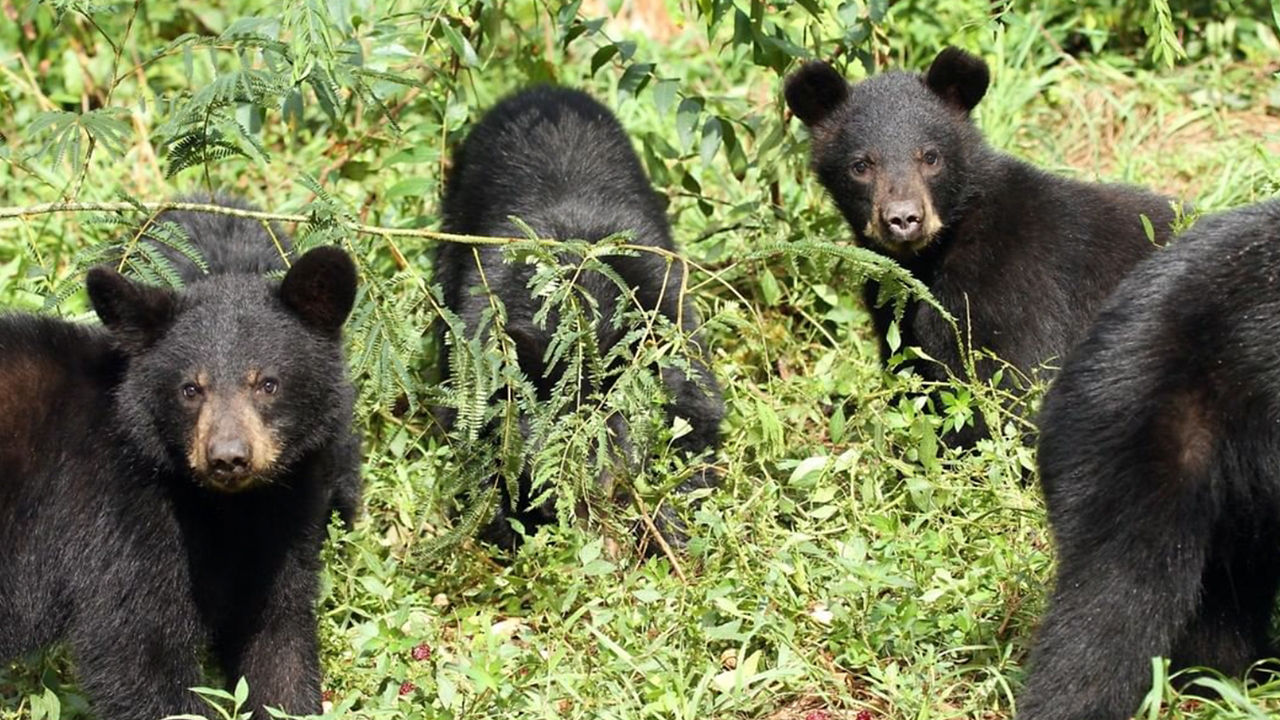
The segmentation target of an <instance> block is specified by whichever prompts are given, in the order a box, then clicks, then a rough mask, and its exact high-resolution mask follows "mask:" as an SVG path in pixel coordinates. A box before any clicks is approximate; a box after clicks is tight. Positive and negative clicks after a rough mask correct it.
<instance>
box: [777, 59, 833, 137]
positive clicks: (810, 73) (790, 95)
mask: <svg viewBox="0 0 1280 720" xmlns="http://www.w3.org/2000/svg"><path fill="white" fill-rule="evenodd" d="M783 94H784V95H786V98H787V107H789V108H791V112H793V113H795V116H796V117H798V118H800V121H801V122H803V123H804V124H805V125H808V126H810V127H812V126H813V125H814V124H816V123H820V122H822V121H823V120H824V119H825V118H826V117H827V116H828V115H830V114H831V113H832V111H834V110H835V109H836V108H838V107H840V106H841V105H843V104H844V101H845V100H847V99H848V98H849V83H848V81H846V80H845V79H844V78H843V77H842V76H841V75H840V73H838V72H836V71H835V68H833V67H831V66H830V65H828V64H826V63H825V62H822V61H821V60H815V61H814V62H809V63H805V64H804V66H803V67H801V68H800V69H799V70H797V71H795V72H793V73H791V75H790V76H788V77H787V84H786V87H785V89H784V90H783Z"/></svg>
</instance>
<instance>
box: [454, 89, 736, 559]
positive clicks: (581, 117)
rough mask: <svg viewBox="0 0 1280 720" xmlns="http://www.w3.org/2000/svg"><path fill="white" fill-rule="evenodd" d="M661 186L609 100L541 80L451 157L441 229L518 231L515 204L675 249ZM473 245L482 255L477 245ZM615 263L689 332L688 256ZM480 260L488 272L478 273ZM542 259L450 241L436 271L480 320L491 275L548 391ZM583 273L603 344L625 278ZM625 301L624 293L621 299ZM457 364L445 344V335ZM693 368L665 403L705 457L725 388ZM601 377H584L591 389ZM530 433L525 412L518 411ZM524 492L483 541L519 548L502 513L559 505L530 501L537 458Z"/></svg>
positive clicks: (526, 515)
mask: <svg viewBox="0 0 1280 720" xmlns="http://www.w3.org/2000/svg"><path fill="white" fill-rule="evenodd" d="M663 205H664V203H663V202H662V199H661V197H660V196H659V195H658V194H657V193H656V192H655V191H654V190H653V188H652V187H651V186H650V184H649V180H648V178H647V177H646V176H645V174H644V170H643V169H642V168H641V166H640V162H639V159H638V158H637V157H636V154H635V151H634V150H632V148H631V141H630V139H629V138H628V137H627V134H626V132H625V131H624V130H623V128H622V126H621V125H620V124H619V123H618V121H617V119H616V118H615V117H614V116H613V114H612V113H611V112H609V110H608V109H607V108H605V107H604V106H603V105H601V104H600V103H598V102H596V101H595V100H593V99H592V98H591V97H590V96H588V95H586V94H585V93H582V92H578V91H575V90H568V89H563V88H553V87H541V88H534V89H531V90H526V91H523V92H520V93H517V94H515V95H512V96H510V97H508V98H506V99H504V100H502V101H501V102H499V103H498V104H496V105H495V106H494V107H493V108H491V109H490V110H489V111H488V112H487V113H486V114H485V116H484V117H483V118H482V119H481V120H480V122H479V123H477V124H476V125H475V127H473V128H472V129H471V131H470V132H469V134H468V136H467V138H466V140H465V141H464V142H463V144H462V146H461V148H460V149H459V150H458V152H457V153H456V155H455V156H454V167H453V170H452V172H451V173H450V175H449V178H448V181H447V183H446V185H445V190H444V201H443V211H444V227H445V230H446V231H448V232H452V233H460V234H468V235H489V236H499V237H520V236H523V235H524V232H523V231H522V229H521V227H520V226H519V225H517V224H516V223H514V222H512V221H511V219H510V217H511V216H515V217H517V218H519V219H520V220H522V221H523V222H524V223H527V224H528V226H529V227H530V228H532V229H533V230H534V231H536V232H537V233H538V235H539V236H540V237H549V238H556V239H563V240H569V239H573V240H585V241H599V240H602V239H604V238H606V237H609V236H611V235H616V234H618V233H619V232H622V231H630V232H632V233H633V238H632V240H631V241H630V242H632V243H634V244H637V245H646V246H651V247H655V248H662V249H665V250H669V251H670V250H674V249H675V245H674V243H673V242H672V239H671V231H670V228H669V227H668V224H667V218H666V215H665V211H664V209H663ZM476 254H478V260H477V257H476ZM607 262H608V265H609V266H610V267H611V268H612V269H613V270H614V272H616V273H617V275H618V276H620V277H621V278H622V280H623V282H624V283H625V284H626V285H627V286H629V287H630V288H631V289H633V290H634V294H635V297H636V301H637V302H638V303H639V304H640V306H641V307H643V308H644V309H646V310H657V311H658V312H660V313H662V314H663V315H665V316H666V317H668V318H670V319H671V320H672V321H677V320H678V321H679V322H680V323H681V328H682V329H683V330H684V331H686V332H688V333H690V334H692V333H693V332H694V330H695V328H697V326H698V319H697V313H696V312H695V311H694V309H693V306H692V303H691V302H690V301H689V299H688V298H687V297H686V296H685V295H684V293H683V292H682V288H683V285H684V268H683V266H682V265H681V264H680V263H678V262H677V263H674V264H673V265H668V263H667V260H666V258H663V257H661V256H659V255H656V254H653V253H645V252H641V253H637V254H635V255H634V256H628V257H612V258H609V259H608V260H607ZM481 267H483V274H482V272H481V269H480V268H481ZM533 272H534V268H533V267H532V266H531V265H528V264H525V263H509V262H507V261H506V260H505V259H504V258H503V255H502V252H501V250H499V249H498V248H495V247H492V246H487V247H479V248H477V247H475V246H471V245H464V244H451V243H446V244H443V245H441V246H440V250H439V253H438V255H437V257H436V277H437V278H438V279H439V280H440V283H441V285H442V287H443V290H444V300H445V303H446V304H447V305H448V307H449V308H450V309H451V310H452V311H453V312H454V313H456V314H457V315H458V316H459V317H460V318H461V319H462V320H464V321H465V322H466V323H467V325H468V327H469V328H470V329H472V330H474V329H476V328H477V327H478V326H479V324H480V319H481V317H482V315H483V314H484V313H485V311H486V310H487V309H488V308H489V307H490V304H491V303H490V300H489V298H488V296H487V295H486V294H485V292H484V289H485V287H486V286H487V287H488V288H491V289H492V291H493V292H494V293H495V294H496V295H497V297H498V298H499V299H500V300H501V301H502V303H503V305H504V306H505V309H506V326H505V330H506V332H507V334H508V335H509V336H510V337H511V338H512V339H513V340H514V341H515V343H516V351H517V354H518V357H519V362H520V368H521V370H522V371H523V372H524V374H525V375H526V376H527V377H528V378H529V379H530V380H531V381H532V382H533V383H534V384H535V385H536V386H537V389H538V392H539V396H540V397H541V398H543V399H544V400H545V399H546V398H547V397H548V396H549V395H550V393H551V391H552V388H553V387H554V386H555V384H556V383H557V381H558V380H559V379H560V378H559V376H560V368H558V367H547V363H546V358H545V354H546V351H547V348H548V345H549V343H550V341H551V337H552V335H553V334H554V332H555V329H556V319H555V317H554V315H553V317H552V318H551V319H550V320H549V321H548V322H547V323H546V325H545V327H544V326H540V325H539V323H538V322H536V321H535V319H534V315H535V314H536V313H537V312H538V310H539V308H540V307H541V300H540V299H538V298H534V297H532V295H531V292H530V288H529V280H530V278H531V276H532V275H533ZM579 285H580V287H582V288H583V289H584V290H585V291H586V292H589V293H590V294H591V296H592V298H593V299H594V303H595V306H596V308H597V309H598V312H599V316H600V319H599V322H598V323H597V326H596V342H597V344H598V347H599V348H600V352H601V355H604V354H605V353H607V352H608V350H609V348H611V347H613V346H614V344H615V343H617V342H618V341H619V340H620V339H621V338H622V337H623V336H625V335H626V334H627V333H628V332H630V331H631V328H628V327H625V326H623V327H617V326H615V323H614V322H612V318H613V317H614V316H615V314H616V313H617V312H618V310H619V297H618V296H619V293H620V292H621V290H620V289H619V287H618V286H617V285H616V284H615V283H614V282H613V281H611V280H609V279H606V278H604V277H603V276H602V275H601V274H600V273H594V272H592V273H586V274H584V276H583V277H582V278H580V280H579ZM623 302H629V301H627V300H624V301H623ZM442 348H443V351H444V353H445V359H444V360H443V361H442V362H441V367H443V368H448V367H449V362H448V359H447V353H448V351H449V348H448V347H447V346H445V345H443V343H442ZM691 366H692V367H693V368H694V373H693V374H694V375H696V377H689V376H688V375H687V374H686V373H684V372H681V371H678V370H675V369H671V368H664V369H663V371H662V379H663V382H664V384H665V385H666V388H667V392H668V395H669V405H668V406H667V409H668V414H669V415H673V416H679V417H682V418H684V419H685V420H687V421H688V422H689V424H690V426H691V431H690V432H689V433H688V434H686V435H684V436H683V437H680V438H679V439H678V440H677V441H676V446H677V448H678V449H679V450H681V451H682V452H684V453H686V454H687V455H688V456H689V457H690V458H698V457H701V456H705V455H706V454H708V453H709V452H710V451H713V450H714V449H715V448H716V447H717V445H718V442H719V426H720V420H721V417H722V415H723V413H724V409H723V404H722V401H721V399H720V392H719V388H718V387H717V385H716V382H715V379H714V377H713V376H712V375H711V373H710V371H709V370H708V369H707V368H706V366H705V365H704V364H703V363H702V362H701V361H700V360H699V359H697V358H693V359H691ZM597 389H598V388H590V387H584V388H583V392H584V394H587V393H590V392H593V391H594V390H597ZM521 426H522V431H524V432H528V423H527V422H524V421H523V420H522V422H521ZM611 431H612V432H613V433H614V434H615V437H614V438H613V441H614V442H615V443H616V444H618V445H620V446H625V445H626V443H627V439H626V438H625V437H618V436H619V435H625V429H624V428H621V427H619V426H618V424H613V425H612V426H611ZM714 481H715V475H714V472H713V471H711V470H710V469H707V468H704V469H701V470H698V471H696V472H695V474H694V475H693V477H692V478H690V479H689V480H688V481H687V482H685V483H684V484H683V485H682V487H681V489H682V490H690V489H693V488H697V487H707V486H709V485H711V484H713V483H714ZM519 484H520V487H519V495H520V497H518V498H510V497H507V496H506V495H507V488H506V483H500V484H499V485H500V487H501V488H502V491H503V496H504V497H503V502H502V503H501V507H500V509H499V512H498V515H497V517H496V518H495V520H494V521H493V522H492V523H491V524H490V526H489V527H488V528H487V529H486V531H485V533H484V535H485V537H486V538H487V539H489V540H491V541H494V542H496V543H498V544H500V545H504V546H507V547H511V546H513V545H514V544H516V542H517V541H518V537H517V536H516V534H515V533H513V532H512V530H511V527H510V523H509V522H508V520H507V518H514V519H516V520H518V521H519V522H520V523H521V524H522V525H524V526H525V527H526V528H530V529H531V528H532V527H535V526H537V525H541V524H545V523H547V522H549V521H550V520H551V519H552V518H553V517H554V515H553V508H552V507H551V503H550V502H548V503H543V504H540V505H538V506H537V507H531V506H530V503H529V491H530V487H529V486H530V479H529V474H528V469H527V468H525V469H524V470H523V471H522V473H521V478H520V483H519ZM662 525H663V528H662V529H663V533H664V535H666V536H668V538H667V539H669V540H671V541H674V542H679V541H680V540H681V539H682V538H681V535H682V533H681V530H680V528H679V523H678V522H677V521H675V520H674V518H672V517H669V516H668V517H667V518H666V520H665V522H664V523H662Z"/></svg>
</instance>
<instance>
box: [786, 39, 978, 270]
mask: <svg viewBox="0 0 1280 720" xmlns="http://www.w3.org/2000/svg"><path fill="white" fill-rule="evenodd" d="M989 80H990V74H989V72H988V70H987V65H986V63H984V62H983V61H982V60H981V59H980V58H978V57H975V56H973V55H970V54H968V53H966V52H964V51H963V50H958V49H956V48H946V49H945V50H943V51H942V52H940V53H939V54H938V57H937V58H935V59H934V61H933V64H932V65H931V66H930V67H929V70H928V71H927V72H926V73H924V74H923V75H920V74H916V73H906V72H889V73H884V74H881V75H877V76H875V77H871V78H868V79H867V80H864V81H862V82H860V83H858V84H856V85H852V86H851V85H850V84H849V83H848V82H847V81H846V80H845V79H844V78H843V77H841V75H840V74H839V73H837V72H836V71H835V69H833V68H832V67H831V66H830V65H828V64H826V63H824V62H810V63H808V64H806V65H804V66H803V67H801V68H800V69H799V70H797V71H796V72H794V73H792V74H791V76H790V77H788V78H787V82H786V90H785V94H786V99H787V105H788V106H789V107H790V108H791V111H792V113H794V114H795V116H796V117H798V118H800V120H801V121H802V122H804V124H805V125H806V126H808V128H809V131H810V135H811V137H812V152H813V166H814V169H815V170H816V171H817V173H818V178H819V179H820V180H821V181H822V184H823V185H824V186H825V187H826V188H827V190H828V192H829V193H830V194H831V196H832V198H833V199H834V200H835V201H836V204H837V205H838V206H839V207H840V211H841V212H842V213H843V214H844V216H845V219H846V220H848V221H849V224H850V226H852V228H853V231H854V233H855V234H856V235H857V236H858V239H859V241H860V242H863V243H867V244H870V245H871V246H872V247H874V248H877V249H879V250H881V251H883V252H885V253H887V254H889V255H891V256H894V257H897V258H899V259H908V258H911V257H913V256H915V255H917V254H919V253H920V252H921V251H922V250H923V249H925V248H926V247H928V246H929V245H930V244H931V243H932V242H933V241H934V240H935V239H937V238H938V236H939V234H940V233H941V232H942V231H943V229H945V228H946V227H947V226H948V225H950V224H951V223H953V222H954V221H955V220H956V219H957V217H958V215H959V213H960V212H961V211H962V209H963V207H964V204H965V202H966V200H967V199H968V197H967V196H968V193H969V187H970V185H969V175H970V172H971V171H972V166H973V164H974V159H975V158H976V157H977V156H978V154H979V153H982V152H984V149H985V143H984V141H983V139H982V136H981V135H980V134H979V133H978V130H977V128H975V127H974V125H973V123H972V122H971V121H970V119H969V111H970V110H972V109H973V107H974V106H975V105H977V104H978V101H979V100H981V99H982V96H983V95H984V94H985V93H986V91H987V84H988V82H989Z"/></svg>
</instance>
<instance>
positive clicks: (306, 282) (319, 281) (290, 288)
mask: <svg viewBox="0 0 1280 720" xmlns="http://www.w3.org/2000/svg"><path fill="white" fill-rule="evenodd" d="M280 299H281V300H282V301H283V302H284V304H285V306H286V307H288V308H289V309H290V310H292V311H293V312H294V313H295V314H296V315H297V316H298V317H299V318H300V319H301V320H302V321H303V322H304V323H306V324H307V325H310V326H311V327H313V328H315V329H317V330H320V331H323V332H326V333H333V334H336V333H337V332H338V331H339V330H341V329H342V323H344V322H346V319H347V315H348V314H349V313H350V312H351V306H352V305H354V304H355V301H356V266H355V263H353V262H351V258H350V257H348V256H347V254H346V253H345V252H343V251H342V250H340V249H339V248H336V247H333V246H326V247H318V248H315V249H314V250H311V251H309V252H308V253H307V254H305V255H303V256H302V257H300V258H298V261H297V262H295V263H294V264H293V267H291V268H289V272H287V273H285V276H284V282H282V283H281V284H280Z"/></svg>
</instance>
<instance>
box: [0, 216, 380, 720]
mask: <svg viewBox="0 0 1280 720" xmlns="http://www.w3.org/2000/svg"><path fill="white" fill-rule="evenodd" d="M161 219H167V220H171V221H174V222H177V223H179V224H181V225H182V226H184V227H185V229H186V232H187V234H188V235H189V236H190V238H191V241H192V244H193V245H195V246H196V247H197V248H205V249H209V248H213V247H218V248H220V250H218V251H212V252H210V253H209V254H210V266H211V269H214V270H216V271H218V272H214V273H213V274H209V275H206V276H202V277H200V278H199V279H198V280H196V281H194V282H191V283H190V285H189V286H187V287H186V289H184V290H181V291H173V290H168V289H160V288H156V287H151V286H147V285H143V284H140V283H138V282H135V281H131V280H129V279H126V278H125V277H124V276H122V275H120V274H119V273H117V272H116V271H115V270H114V269H111V268H107V267H99V268H95V269H93V270H91V271H90V272H89V274H88V278H87V282H86V284H87V287H88V291H89V298H90V301H91V302H92V305H93V308H94V310H95V311H96V313H97V315H98V317H99V318H100V319H101V320H102V322H103V324H104V325H105V328H98V327H92V326H87V325H80V324H73V323H70V322H65V321H62V320H57V319H52V318H44V317H33V316H23V315H8V316H0V658H13V657H15V656H17V655H19V654H21V653H24V652H27V651H30V650H34V649H38V648H41V647H44V646H46V645H49V644H50V643H54V642H57V641H65V642H67V643H68V645H69V648H70V650H71V653H72V656H73V659H74V662H75V666H76V670H77V675H78V679H79V682H80V684H81V686H82V687H83V688H84V690H85V692H86V693H87V695H88V696H89V698H90V701H91V703H92V707H93V710H94V712H95V714H96V715H97V716H98V717H101V718H110V720H122V719H127V718H137V719H138V720H144V719H145V720H154V719H155V718H158V717H161V716H164V715H169V714H174V713H184V712H187V713H189V712H197V711H199V710H200V708H201V704H200V703H199V701H198V698H196V697H195V696H194V695H193V694H192V693H191V692H190V691H189V690H188V688H190V687H193V686H197V685H200V684H202V682H201V675H202V674H201V664H202V661H203V659H204V658H205V657H206V653H208V657H209V658H211V659H212V660H213V661H215V662H216V663H217V664H218V666H219V667H220V669H221V670H222V672H223V674H224V675H225V677H227V678H228V680H230V681H234V680H235V679H236V678H239V677H241V676H244V677H245V678H247V679H248V681H249V684H250V687H251V689H250V705H251V707H252V708H254V709H255V710H257V715H262V716H265V713H263V712H262V710H261V709H262V707H263V706H265V705H270V706H275V707H280V708H282V709H284V710H287V711H288V712H291V713H297V714H304V713H316V712H319V711H320V667H319V658H318V653H317V646H316V628H315V625H316V617H315V610H314V607H313V605H314V603H315V600H316V594H317V589H318V588H317V583H318V573H319V569H320V568H319V552H320V547H321V543H322V542H323V540H324V537H325V527H326V524H327V520H328V517H329V513H330V508H331V507H333V506H337V507H340V508H343V507H344V503H354V502H358V495H355V496H353V495H352V493H358V488H359V479H358V472H359V468H358V461H359V459H358V445H357V443H356V440H355V436H354V435H353V433H352V428H351V423H352V404H353V396H354V393H353V389H352V387H351V386H350V384H349V382H348V381H347V379H346V369H345V364H344V361H343V357H342V338H341V333H342V324H343V322H344V320H345V319H346V317H347V314H348V313H349V311H350V309H351V306H352V303H353V301H354V297H355V289H356V274H355V267H354V265H353V263H352V262H351V260H350V258H348V256H347V255H346V254H345V253H344V252H342V251H341V250H339V249H337V248H333V247H323V248H317V249H315V250H312V251H310V252H308V253H306V254H305V255H302V256H301V257H299V258H297V259H296V261H295V262H294V263H293V266H292V267H291V268H289V270H288V272H287V273H285V275H284V278H283V280H275V281H273V280H268V279H265V278H263V277H262V276H261V275H260V274H258V271H259V270H261V269H265V268H266V267H273V266H274V263H275V262H276V261H272V260H270V259H265V258H266V257H267V256H266V255H264V252H265V251H264V249H263V245H262V242H261V241H262V240H263V239H264V237H265V233H264V232H263V231H262V228H261V227H260V226H259V224H258V223H257V222H256V221H250V220H244V219H227V218H218V219H211V218H208V217H206V216H202V215H196V214H189V213H167V214H165V215H162V216H161ZM265 247H266V248H270V251H269V252H275V253H277V256H278V253H279V251H278V250H276V249H275V246H274V245H273V244H269V245H266V246H265ZM254 257H257V258H258V260H253V258H254ZM259 261H262V262H265V263H266V265H259V264H258V263H259ZM242 263H247V265H245V264H242ZM193 277H194V274H193ZM352 507H354V506H352ZM344 512H346V509H344Z"/></svg>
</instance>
